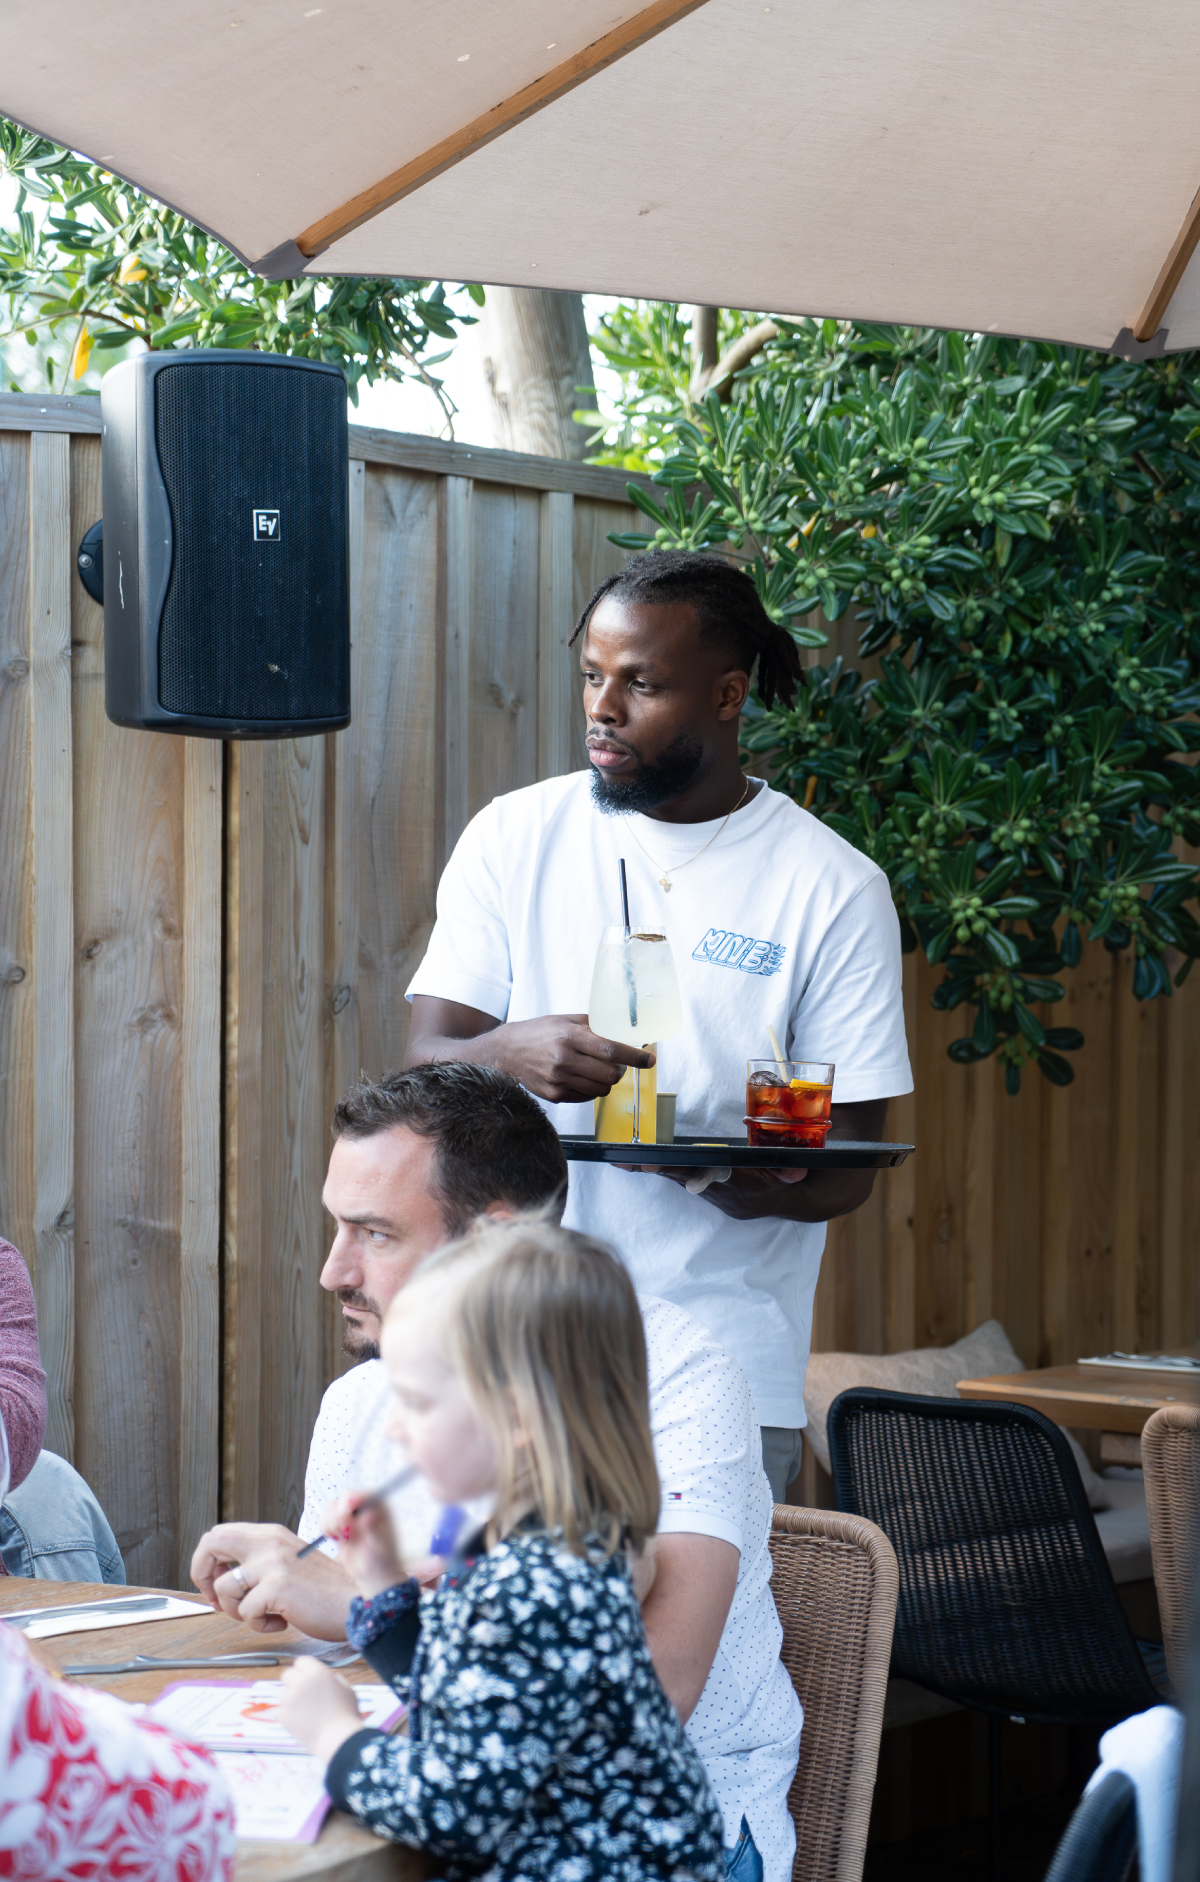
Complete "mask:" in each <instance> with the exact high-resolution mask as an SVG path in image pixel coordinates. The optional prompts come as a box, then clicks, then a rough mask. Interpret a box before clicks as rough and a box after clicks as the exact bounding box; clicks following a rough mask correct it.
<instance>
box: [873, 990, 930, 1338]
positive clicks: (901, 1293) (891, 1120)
mask: <svg viewBox="0 0 1200 1882" xmlns="http://www.w3.org/2000/svg"><path fill="white" fill-rule="evenodd" d="M903 987H904V1029H905V1032H906V1033H907V1036H908V1048H909V1055H910V1058H911V1057H915V1042H916V1030H917V957H916V955H915V954H906V955H905V956H904V963H903ZM885 1128H886V1130H887V1132H888V1136H889V1137H890V1138H891V1139H892V1140H893V1142H895V1143H899V1144H917V1145H919V1144H920V1142H921V1137H920V1134H919V1131H918V1124H917V1095H916V1093H909V1094H908V1095H907V1096H906V1097H903V1098H893V1099H892V1102H891V1103H890V1104H889V1105H888V1115H887V1124H886V1127H885ZM879 1180H881V1181H882V1183H883V1185H884V1221H885V1224H886V1240H885V1242H884V1244H883V1248H882V1250H881V1265H883V1266H884V1268H885V1272H884V1274H883V1275H882V1276H881V1277H880V1280H879V1282H878V1283H877V1285H879V1286H880V1290H881V1292H883V1293H884V1294H886V1296H887V1341H886V1346H887V1351H888V1352H890V1353H904V1352H908V1351H909V1350H910V1349H911V1348H912V1347H913V1346H915V1344H916V1338H917V1322H916V1310H917V1278H916V1277H917V1165H916V1162H915V1161H914V1159H913V1158H912V1157H909V1159H908V1161H907V1162H906V1163H902V1164H901V1165H900V1168H899V1169H898V1170H889V1171H888V1172H887V1173H886V1174H885V1175H884V1176H883V1177H882V1178H881V1179H879Z"/></svg>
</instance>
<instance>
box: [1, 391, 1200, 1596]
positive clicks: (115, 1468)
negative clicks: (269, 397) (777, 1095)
mask: <svg viewBox="0 0 1200 1882" xmlns="http://www.w3.org/2000/svg"><path fill="white" fill-rule="evenodd" d="M97 430H98V415H97V412H96V407H95V403H94V402H93V401H88V400H84V399H75V400H72V399H55V398H44V399H38V398H32V397H29V396H9V397H5V398H0V1233H3V1234H5V1235H7V1236H8V1237H9V1239H10V1240H12V1241H14V1242H15V1243H16V1244H17V1246H18V1247H19V1248H20V1249H21V1250H22V1252H23V1254H24V1255H25V1257H26V1259H27V1260H28V1262H29V1265H30V1268H31V1271H32V1272H33V1274H34V1279H35V1285H36V1288H37V1295H38V1302H39V1311H40V1315H41V1327H42V1342H43V1353H44V1357H45V1361H46V1365H47V1370H48V1372H49V1375H50V1385H51V1429H50V1437H49V1440H48V1441H49V1442H50V1443H51V1444H52V1446H53V1448H55V1449H56V1450H59V1451H60V1452H62V1453H63V1454H64V1455H65V1456H68V1457H72V1458H73V1459H74V1461H75V1462H76V1464H77V1465H78V1467H79V1468H80V1470H82V1471H83V1473H84V1475H85V1476H86V1477H87V1478H88V1479H89V1481H90V1482H91V1483H92V1485H93V1487H94V1488H95V1490H96V1492H97V1494H98V1495H99V1496H100V1498H101V1500H102V1502H103V1503H104V1505H105V1508H106V1510H107V1511H108V1514H109V1516H110V1519H111V1520H112V1523H113V1527H114V1529H115V1530H116V1532H117V1536H118V1540H119V1542H120V1544H121V1548H122V1550H123V1552H124V1555H125V1559H126V1564H127V1567H128V1570H129V1575H130V1579H131V1580H137V1581H141V1582H157V1583H162V1582H171V1581H180V1580H181V1579H182V1578H183V1576H184V1574H185V1571H186V1564H187V1559H188V1555H189V1553H190V1548H191V1544H192V1542H193V1541H194V1539H195V1537H196V1536H197V1535H198V1534H199V1532H200V1530H201V1529H202V1528H204V1527H205V1525H206V1524H208V1523H210V1522H211V1521H213V1520H214V1519H215V1517H216V1515H217V1513H218V1511H220V1512H221V1513H222V1514H223V1515H225V1516H240V1517H259V1518H262V1519H273V1520H280V1521H285V1522H290V1523H294V1522H295V1520H296V1518H297V1516H298V1514H299V1510H300V1505H301V1495H302V1484H303V1472H304V1462H305V1457H306V1454H307V1449H308V1440H309V1435H310V1433H311V1429H312V1423H313V1419H314V1417H315V1415H316V1410H317V1405H318V1402H319V1398H320V1394H321V1391H322V1390H323V1388H324V1385H325V1383H326V1382H327V1380H328V1379H329V1378H330V1377H331V1376H332V1374H333V1373H334V1372H335V1371H336V1369H337V1366H338V1363H339V1362H338V1345H339V1340H340V1322H339V1319H338V1316H337V1314H336V1311H335V1310H333V1308H332V1303H330V1302H328V1301H327V1300H326V1299H325V1298H324V1297H323V1296H322V1294H321V1290H320V1288H319V1287H318V1284H317V1276H318V1273H319V1270H320V1266H321V1263H322V1260H323V1258H324V1253H325V1250H326V1247H327V1243H328V1234H329V1225H328V1223H327V1222H326V1221H325V1219H324V1217H323V1215H322V1211H321V1206H320V1190H321V1181H322V1177H323V1173H324V1167H325V1161H326V1155H327V1149H328V1141H329V1134H328V1120H329V1113H330V1108H331V1105H332V1102H333V1100H334V1098H335V1097H336V1095H337V1093H338V1092H339V1091H340V1090H341V1089H342V1088H343V1087H344V1086H345V1085H346V1084H348V1083H349V1082H350V1081H351V1080H352V1079H353V1078H354V1077H356V1076H357V1074H358V1072H359V1070H360V1069H365V1070H366V1071H368V1072H374V1073H378V1072H381V1071H383V1070H386V1069H388V1068H390V1067H392V1066H395V1065H396V1064H398V1063H399V1061H400V1058H401V1055H402V1053H403V1049H404V1040H405V1029H406V1023H407V1009H406V1005H405V1002H404V998H403V990H404V987H405V984H406V982H407V980H408V978H409V976H410V974H411V972H412V969H413V967H414V966H415V964H416V962H417V961H418V960H419V959H420V957H421V954H422V951H423V949H424V946H425V941H426V937H427V935H428V932H429V928H430V924H431V922H432V918H433V911H434V893H435V889H436V884H437V878H438V873H439V870H440V867H441V863H442V861H443V859H444V857H445V855H446V853H447V851H448V849H449V847H450V846H451V845H452V843H453V842H454V840H455V838H456V836H457V835H458V832H459V831H460V830H461V828H462V826H463V824H464V823H465V821H466V819H467V818H468V817H469V816H470V815H472V814H473V813H474V811H476V810H477V809H478V808H480V807H481V806H482V805H483V804H484V803H486V802H487V801H488V800H489V799H490V798H491V797H492V796H494V795H495V794H496V793H497V792H498V791H504V790H511V789H513V788H514V787H516V786H519V785H522V784H526V783H530V782H532V781H533V780H535V779H536V778H538V777H546V776H552V775H554V774H555V773H557V772H561V771H563V770H569V769H574V768H576V767H578V766H579V765H580V764H581V763H582V762H583V759H582V722H581V718H580V715H579V711H578V703H577V698H576V683H575V682H574V681H573V678H572V670H573V661H572V660H571V659H569V658H567V657H566V656H565V654H564V642H565V640H566V638H567V635H568V634H569V632H570V627H571V624H572V622H573V621H574V618H575V616H576V614H577V612H578V609H579V607H580V606H581V604H582V602H583V600H584V599H585V598H586V596H587V594H588V593H589V592H590V591H591V589H592V588H593V586H594V585H595V583H596V582H597V581H599V580H600V579H601V578H602V577H603V576H604V575H605V574H606V573H608V572H609V571H610V570H612V569H613V568H615V567H617V566H619V565H620V563H621V561H622V560H623V559H624V558H623V556H622V555H621V553H620V552H619V551H617V550H614V549H613V547H612V545H611V544H610V543H609V542H608V541H607V537H608V533H609V532H610V531H612V530H617V529H628V528H630V527H631V526H632V527H637V526H638V513H637V512H636V511H634V510H633V508H632V506H630V505H629V503H628V501H627V498H626V496H625V479H624V477H623V476H622V475H620V474H619V473H616V472H609V471H603V470H596V469H589V468H581V467H577V466H572V465H568V464H564V463H559V462H556V461H551V460H543V459H533V458H522V457H517V456H513V455H511V454H508V453H504V452H498V451H476V450H470V449H468V448H466V447H463V446H455V445H446V444H439V443H435V442H432V441H428V440H423V439H415V438H401V437H397V436H395V435H391V434H387V433H377V432H372V431H367V430H362V429H354V430H352V432H351V467H350V478H351V482H350V487H351V528H352V535H353V543H352V585H353V586H352V606H353V642H354V650H353V660H354V671H353V687H354V713H355V717H354V723H353V725H352V726H351V727H350V728H349V730H348V731H346V732H342V733H338V734H336V735H335V736H331V737H327V738H322V739H306V740H289V741H280V742H267V743H262V744H257V743H243V744H229V745H226V746H224V747H222V746H221V745H220V744H218V743H215V742H212V741H206V740H198V739H177V738H170V737H163V736H158V735H151V734H147V733H141V732H131V731H124V730H121V729H120V728H118V727H117V726H114V725H112V724H110V723H109V721H108V720H107V719H106V717H105V714H104V703H103V642H102V618H101V611H100V609H99V608H97V607H96V606H95V605H94V603H92V602H91V601H90V600H89V599H88V597H87V595H86V594H85V592H84V590H83V588H82V587H81V585H80V583H79V582H78V580H77V579H76V577H75V574H74V552H75V547H76V545H77V544H78V542H79V539H80V537H81V536H82V535H83V533H84V531H85V529H86V528H87V527H88V526H89V525H90V524H91V523H92V522H94V521H95V519H96V517H97V516H98V515H99V514H100V446H99V438H98V436H97ZM1125 974H1126V970H1125V969H1124V968H1114V967H1113V965H1112V963H1111V961H1110V959H1109V957H1108V956H1107V955H1106V954H1104V953H1103V952H1102V951H1101V950H1099V949H1096V950H1093V951H1092V954H1091V955H1090V956H1089V958H1088V960H1087V962H1086V964H1085V966H1084V967H1083V968H1082V969H1081V970H1080V972H1079V973H1078V974H1077V975H1076V976H1075V979H1074V982H1073V987H1072V992H1071V996H1070V1001H1069V1006H1070V1011H1069V1012H1064V1011H1063V1009H1062V1008H1059V1009H1058V1011H1057V1013H1056V1016H1055V1017H1056V1018H1058V1019H1059V1020H1060V1022H1069V1023H1075V1024H1079V1025H1080V1026H1082V1028H1083V1029H1084V1031H1085V1032H1086V1033H1087V1035H1088V1046H1087V1049H1086V1051H1085V1052H1083V1053H1081V1054H1079V1055H1078V1058H1077V1061H1076V1065H1077V1080H1076V1083H1075V1085H1074V1086H1073V1087H1071V1088H1070V1090H1068V1091H1065V1092H1058V1091H1051V1090H1050V1089H1049V1088H1048V1087H1046V1086H1044V1085H1043V1084H1042V1083H1041V1082H1040V1081H1039V1080H1036V1079H1033V1080H1027V1088H1026V1090H1025V1091H1023V1092H1022V1094H1021V1097H1020V1098H1019V1099H1017V1100H1009V1099H1008V1098H1006V1097H1005V1096H1004V1095H1003V1091H1002V1088H1001V1087H1000V1086H999V1085H998V1083H997V1080H996V1076H995V1072H994V1068H992V1067H990V1066H984V1067H982V1068H973V1069H970V1070H966V1069H964V1068H962V1067H958V1066H955V1065H953V1064H951V1062H950V1061H949V1060H948V1059H946V1057H945V1052H944V1047H945V1044H946V1041H947V1040H948V1039H949V1038H951V1037H953V1035H954V1033H955V1032H957V1031H959V1030H961V1027H962V1017H961V1015H958V1016H957V1017H956V1016H953V1015H950V1016H947V1015H941V1014H935V1013H934V1012H933V1011H932V1010H931V1008H930V1006H929V994H930V992H931V989H932V985H933V981H934V978H935V976H934V975H933V974H932V973H931V972H930V971H929V970H927V969H925V968H924V967H919V966H918V965H917V963H916V962H915V961H910V962H909V963H908V974H907V980H906V1000H907V1003H908V1007H907V1010H908V1023H909V1038H910V1044H911V1048H912V1052H913V1059H914V1067H915V1070H916V1074H917V1081H918V1096H917V1098H916V1099H915V1100H905V1101H903V1102H901V1103H900V1104H898V1105H897V1106H896V1107H895V1109H894V1114H893V1117H892V1119H891V1121H890V1122H891V1128H892V1131H893V1133H894V1134H895V1135H901V1134H903V1135H909V1134H912V1135H913V1136H914V1138H915V1140H916V1141H917V1142H918V1143H919V1144H920V1154H919V1155H918V1157H917V1158H916V1159H914V1160H913V1161H911V1162H910V1163H909V1164H908V1165H906V1166H905V1167H904V1169H902V1170H900V1171H897V1172H893V1173H891V1174H890V1175H889V1176H887V1177H885V1178H882V1179H881V1180H880V1182H879V1184H878V1185H877V1188H876V1192H875V1195H874V1197H873V1198H872V1200H871V1202H870V1203H869V1204H868V1205H867V1207H866V1208H865V1209H864V1210H862V1211H861V1212H860V1213H859V1214H858V1215H857V1216H855V1217H853V1218H851V1219H850V1220H849V1221H847V1222H844V1223H837V1224H834V1225H833V1228H832V1231H831V1235H830V1252H829V1255H828V1257H827V1260H826V1264H825V1272H824V1275H823V1278H822V1281H821V1286H820V1288H819V1290H818V1297H817V1315H816V1328H815V1332H816V1342H815V1343H816V1344H817V1345H819V1346H822V1347H830V1346H850V1347H858V1348H860V1349H862V1350H886V1349H894V1348H896V1347H901V1346H906V1345H911V1344H919V1343H928V1342H931V1341H942V1340H949V1339H953V1338H955V1337H956V1336H957V1335H958V1334H960V1333H962V1332H964V1331H965V1330H967V1328H969V1327H970V1326H972V1325H974V1324H975V1323H976V1322H977V1321H978V1320H980V1319H983V1318H985V1317H986V1316H987V1315H988V1314H990V1313H993V1312H994V1313H998V1314H999V1315H1000V1317H1001V1318H1002V1319H1004V1321H1005V1323H1006V1325H1007V1326H1008V1328H1009V1331H1010V1333H1011V1335H1012V1337H1013V1340H1014V1342H1015V1343H1016V1345H1017V1348H1018V1350H1019V1351H1020V1352H1021V1353H1022V1355H1023V1357H1024V1358H1025V1359H1026V1360H1027V1361H1029V1362H1030V1363H1034V1362H1037V1361H1041V1360H1048V1359H1053V1358H1060V1357H1074V1356H1075V1355H1076V1354H1077V1353H1080V1352H1085V1351H1096V1350H1098V1349H1102V1348H1104V1347H1106V1346H1108V1345H1109V1344H1111V1343H1112V1342H1114V1341H1118V1342H1121V1343H1125V1344H1141V1345H1147V1344H1150V1345H1152V1344H1155V1343H1157V1342H1158V1341H1160V1340H1163V1341H1166V1340H1171V1341H1175V1340H1180V1339H1184V1338H1190V1337H1193V1336H1194V1334H1195V1331H1196V1315H1197V1285H1196V1282H1197V1266H1198V1263H1197V1239H1198V1226H1200V1168H1198V1164H1200V1159H1197V1158H1196V1157H1195V1155H1194V1153H1192V1152H1189V1151H1188V1149H1187V1145H1188V1142H1189V1141H1190V1130H1189V1126H1188V1124H1187V1115H1188V1111H1187V1089H1188V1088H1187V1086H1186V1085H1185V1076H1186V1074H1185V1067H1186V1065H1187V1064H1188V1063H1189V1062H1194V1061H1195V1057H1196V1053H1197V1050H1198V1049H1200V990H1198V988H1197V987H1194V986H1193V985H1192V984H1191V983H1189V986H1188V988H1187V990H1186V992H1185V994H1184V995H1183V996H1178V997H1176V999H1175V1000H1173V1001H1172V1002H1170V1003H1169V1004H1168V1003H1164V1002H1159V1003H1156V1004H1155V1005H1153V1006H1149V1007H1142V1006H1139V1005H1137V1004H1136V1003H1135V1002H1134V1001H1133V999H1132V998H1131V996H1130V995H1129V992H1128V988H1127V987H1126V986H1124V985H1123V984H1121V983H1122V981H1123V979H1124V977H1125ZM1197 981H1198V982H1200V976H1197Z"/></svg>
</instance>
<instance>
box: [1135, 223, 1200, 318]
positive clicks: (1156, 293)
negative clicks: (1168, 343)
mask: <svg viewBox="0 0 1200 1882" xmlns="http://www.w3.org/2000/svg"><path fill="white" fill-rule="evenodd" d="M1197 242H1200V190H1197V191H1196V194H1195V195H1194V196H1193V197H1192V204H1191V208H1190V209H1189V210H1188V212H1187V215H1186V216H1185V217H1184V219H1183V227H1182V228H1181V229H1180V231H1179V234H1178V235H1177V236H1176V237H1175V241H1174V244H1173V246H1172V248H1171V252H1170V254H1169V255H1168V256H1167V259H1166V260H1165V261H1164V263H1163V265H1162V267H1161V269H1160V270H1159V276H1158V280H1157V281H1156V282H1155V283H1154V287H1153V289H1152V290H1151V294H1150V299H1149V300H1148V301H1147V302H1146V305H1145V306H1144V307H1143V309H1142V311H1141V313H1140V314H1139V316H1138V318H1137V320H1136V321H1135V322H1134V328H1133V337H1134V339H1135V340H1152V339H1153V338H1154V336H1155V334H1156V333H1157V332H1158V329H1159V327H1160V326H1161V325H1162V318H1163V315H1164V314H1165V313H1166V311H1167V308H1168V307H1169V306H1170V304H1171V296H1172V295H1173V294H1174V292H1175V290H1176V288H1177V287H1178V286H1179V283H1180V282H1181V281H1182V280H1183V277H1184V273H1185V271H1186V269H1187V265H1188V263H1189V261H1190V260H1191V259H1192V256H1193V254H1194V253H1195V249H1196V243H1197Z"/></svg>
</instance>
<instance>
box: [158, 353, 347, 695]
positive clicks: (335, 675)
mask: <svg viewBox="0 0 1200 1882" xmlns="http://www.w3.org/2000/svg"><path fill="white" fill-rule="evenodd" d="M155 440H156V443H157V447H158V461H159V466H160V468H161V471H162V477H163V482H164V484H165V486H166V491H167V498H168V501H169V503H170V506H171V523H172V529H173V534H174V545H173V551H172V559H171V575H170V581H169V584H168V588H167V595H166V600H165V603H164V605H163V611H162V617H161V621H160V626H159V643H158V661H159V665H158V674H159V700H160V703H161V704H162V705H163V706H164V707H165V708H166V709H167V710H168V711H169V712H181V713H188V714H191V715H194V716H196V717H203V718H213V719H230V720H232V721H234V722H236V723H238V724H245V723H246V722H247V721H250V720H263V721H265V722H271V721H275V722H278V721H281V720H282V721H285V722H286V721H291V722H296V721H301V720H306V719H330V718H337V717H339V716H343V715H344V714H345V713H347V712H348V711H349V705H350V647H349V620H348V602H347V595H348V586H347V563H346V552H347V551H346V488H347V456H346V454H347V427H346V388H345V384H344V382H343V380H342V377H341V374H340V373H338V374H334V373H323V372H312V371H309V370H306V369H305V368H303V367H295V366H288V365H286V364H282V363H281V364H280V365H278V366H267V365H261V364H255V365H251V364H249V363H247V364H245V365H242V364H241V363H240V362H232V361H211V362H206V363H201V362H199V361H197V362H195V363H194V364H183V363H181V364H180V365H179V366H177V367H175V366H167V367H164V368H163V369H162V371H160V372H159V373H158V374H157V375H156V378H155ZM264 510H265V511H268V512H272V511H273V512H278V521H277V526H276V528H277V535H276V537H275V539H272V538H271V537H270V536H266V535H262V536H261V537H260V535H259V534H258V531H259V530H260V529H265V525H256V522H255V512H257V511H264Z"/></svg>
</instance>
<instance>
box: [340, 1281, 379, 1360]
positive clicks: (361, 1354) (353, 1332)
mask: <svg viewBox="0 0 1200 1882" xmlns="http://www.w3.org/2000/svg"><path fill="white" fill-rule="evenodd" d="M337 1297H338V1300H339V1301H340V1302H341V1304H342V1306H343V1307H358V1308H360V1309H361V1310H362V1312H363V1313H373V1314H374V1315H375V1316H376V1317H377V1318H378V1319H379V1320H380V1322H381V1324H382V1318H383V1311H382V1309H381V1307H380V1305H379V1303H378V1301H374V1300H372V1299H371V1298H370V1296H369V1295H368V1294H360V1293H359V1292H358V1290H357V1289H356V1288H353V1287H339V1288H338V1290H337ZM342 1352H343V1353H344V1354H345V1356H346V1358H347V1359H353V1360H355V1361H358V1360H362V1359H378V1358H379V1341H378V1340H373V1339H372V1338H371V1336H370V1334H369V1333H364V1332H363V1330H362V1328H361V1327H356V1326H355V1324H354V1322H353V1321H352V1320H345V1321H343V1322H342Z"/></svg>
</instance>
